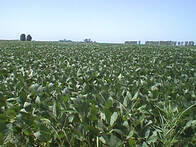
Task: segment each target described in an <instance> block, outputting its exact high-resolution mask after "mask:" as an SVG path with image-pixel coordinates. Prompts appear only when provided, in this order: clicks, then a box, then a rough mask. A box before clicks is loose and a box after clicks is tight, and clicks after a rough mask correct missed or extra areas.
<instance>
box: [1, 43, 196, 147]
mask: <svg viewBox="0 0 196 147" xmlns="http://www.w3.org/2000/svg"><path fill="white" fill-rule="evenodd" d="M195 102H196V50H195V48H194V47H191V48H184V47H167V46H158V47H157V46H152V47H151V46H129V45H112V44H111V45H110V44H93V43H92V44H91V43H90V44H77V43H54V42H5V41H1V42H0V143H1V144H4V145H9V146H12V145H17V146H22V145H29V146H31V145H34V146H49V145H50V146H135V145H136V144H137V145H140V146H185V145H189V146H193V145H194V144H195V143H196V138H195V136H196V134H195V132H196V115H195V112H196V103H195Z"/></svg>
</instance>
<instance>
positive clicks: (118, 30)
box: [0, 0, 196, 42]
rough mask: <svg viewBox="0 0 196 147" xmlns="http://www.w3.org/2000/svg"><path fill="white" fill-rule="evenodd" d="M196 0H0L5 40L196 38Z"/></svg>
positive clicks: (0, 27)
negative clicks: (24, 37)
mask: <svg viewBox="0 0 196 147" xmlns="http://www.w3.org/2000/svg"><path fill="white" fill-rule="evenodd" d="M195 6H196V0H0V39H18V38H19V35H20V34H21V33H25V34H31V35H32V37H33V39H34V40H60V39H64V38H65V39H70V40H75V41H81V40H83V39H85V38H91V39H92V40H96V41H98V42H124V41H125V40H141V41H145V40H179V41H183V40H184V41H185V40H194V41H196V8H195Z"/></svg>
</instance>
